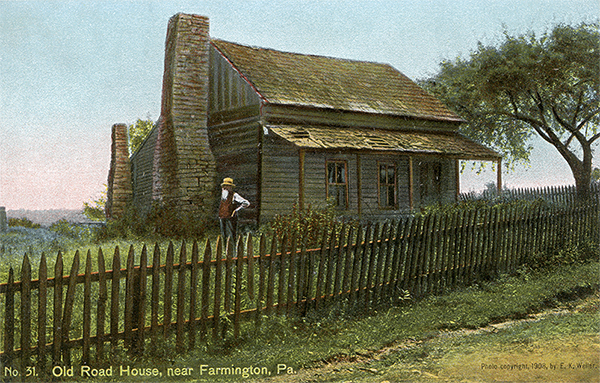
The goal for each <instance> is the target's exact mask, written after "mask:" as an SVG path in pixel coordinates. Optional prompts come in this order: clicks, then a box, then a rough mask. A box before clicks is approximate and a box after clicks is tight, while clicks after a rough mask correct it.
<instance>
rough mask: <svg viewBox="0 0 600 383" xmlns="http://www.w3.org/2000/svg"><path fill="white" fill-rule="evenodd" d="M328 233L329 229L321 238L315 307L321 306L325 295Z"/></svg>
mask: <svg viewBox="0 0 600 383" xmlns="http://www.w3.org/2000/svg"><path fill="white" fill-rule="evenodd" d="M328 238H329V237H328V233H327V231H323V238H322V239H321V251H320V252H319V269H318V271H317V286H316V292H315V308H316V309H318V308H319V307H320V304H321V303H320V302H321V299H322V296H323V283H324V280H323V279H324V276H325V267H326V260H327V243H329V242H328Z"/></svg>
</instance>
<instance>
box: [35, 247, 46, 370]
mask: <svg viewBox="0 0 600 383" xmlns="http://www.w3.org/2000/svg"><path fill="white" fill-rule="evenodd" d="M38 279H39V281H40V283H39V286H38V319H37V325H38V331H37V333H38V342H37V349H38V361H37V365H38V368H39V369H40V377H41V378H42V379H45V378H46V376H47V372H46V320H47V318H46V315H47V309H46V304H47V299H48V266H47V264H46V254H45V253H42V256H41V258H40V267H39V272H38Z"/></svg>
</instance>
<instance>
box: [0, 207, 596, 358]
mask: <svg viewBox="0 0 600 383" xmlns="http://www.w3.org/2000/svg"><path fill="white" fill-rule="evenodd" d="M598 220H599V209H598V201H597V199H596V200H594V201H591V202H589V203H587V204H579V203H575V202H574V200H573V202H569V203H567V204H564V203H563V204H558V205H547V204H529V205H523V206H518V205H498V206H495V207H487V208H481V209H477V210H461V211H456V212H452V213H447V214H430V215H425V216H416V217H409V218H406V219H404V220H402V221H399V222H391V223H390V222H388V223H384V224H376V225H372V226H368V227H366V228H361V229H356V228H353V227H346V226H344V227H342V229H341V231H338V232H335V231H331V232H329V233H325V234H324V235H323V236H322V238H321V241H320V246H319V247H318V248H307V247H306V245H305V244H303V243H302V241H301V239H300V238H293V237H292V238H286V237H284V238H277V237H272V238H270V239H269V238H267V237H266V236H264V235H263V236H260V237H257V238H256V237H253V236H251V235H248V236H247V237H245V238H240V239H239V240H238V241H237V243H235V244H234V243H233V242H229V241H228V242H227V243H223V242H222V241H221V239H220V238H219V239H218V240H217V241H216V244H215V245H211V243H210V242H209V241H207V242H206V243H205V244H204V247H203V248H201V246H200V244H199V243H198V242H193V243H191V244H186V243H185V242H182V243H181V244H180V246H179V247H178V249H176V245H175V244H174V243H173V242H171V243H170V244H169V246H168V248H167V250H166V252H165V251H164V250H161V248H160V247H159V246H158V245H155V246H154V247H153V248H149V247H147V246H146V245H144V247H143V249H142V251H141V252H140V253H139V254H136V253H135V251H134V247H133V246H131V247H130V249H129V251H128V254H127V256H126V257H125V263H124V264H123V263H122V255H121V249H120V248H119V247H116V248H115V250H114V253H113V255H112V257H105V255H104V252H103V251H102V249H98V252H97V254H96V256H95V257H93V256H92V252H91V251H88V252H87V253H86V254H85V256H84V255H82V253H80V252H79V251H78V252H76V254H75V256H74V258H73V261H72V264H71V265H70V269H69V272H68V274H65V271H66V270H65V265H64V262H63V257H62V254H61V253H58V255H57V257H56V261H55V264H54V276H53V277H52V278H49V277H48V266H47V261H46V257H45V256H44V255H42V258H41V260H40V263H39V268H38V279H36V280H33V279H32V277H31V275H32V273H31V268H32V267H31V264H30V261H29V257H28V255H25V256H24V258H23V263H22V267H21V271H20V277H19V278H20V280H18V281H17V280H15V278H16V276H15V272H14V270H13V269H12V267H11V268H10V270H9V273H8V282H7V283H4V284H0V304H1V305H2V306H3V310H2V315H3V317H2V323H3V328H2V342H1V343H2V344H1V346H2V352H1V353H0V356H1V358H2V362H3V363H4V365H5V366H10V365H11V363H16V362H15V361H17V360H20V363H23V364H24V365H28V363H29V362H30V361H31V359H32V358H35V360H36V366H39V368H40V369H41V370H43V369H44V366H45V365H46V363H52V364H53V365H55V364H58V363H67V364H69V363H71V351H72V350H73V349H75V348H77V349H80V350H81V362H82V363H83V364H88V363H90V362H92V361H98V362H100V361H104V360H106V358H107V356H108V355H109V354H108V353H109V352H110V353H114V351H115V349H116V348H117V347H120V346H123V347H125V348H127V349H128V350H130V351H131V352H143V351H144V348H145V347H146V339H148V338H153V337H154V338H155V337H163V338H171V337H174V339H175V344H176V348H177V349H178V350H179V351H183V350H186V349H189V348H194V347H195V345H196V344H197V342H198V341H203V340H205V339H207V338H209V337H212V338H213V339H220V338H223V337H224V336H233V337H239V336H240V334H241V333H242V332H243V331H247V330H248V329H249V328H251V327H253V326H260V325H261V321H262V318H263V316H264V315H306V313H307V312H308V311H310V310H319V309H321V308H323V307H326V306H329V305H331V304H341V303H340V302H344V304H349V305H356V306H357V307H366V306H370V305H374V304H378V303H381V302H384V303H385V302H390V303H393V302H395V301H398V300H399V299H401V298H402V297H403V295H404V293H405V292H409V293H410V294H411V296H414V297H421V296H425V295H427V294H433V293H437V292H440V291H443V290H446V289H451V288H454V287H456V286H460V285H467V284H470V283H472V282H474V281H477V280H480V279H482V278H493V277H494V276H496V275H498V274H501V273H511V272H513V271H514V270H515V269H516V268H517V267H518V266H519V265H520V264H522V263H523V262H524V261H526V257H527V255H529V254H533V253H536V252H543V251H549V250H552V249H557V248H560V247H561V246H564V245H565V244H567V243H569V241H584V240H589V241H593V242H594V243H598V242H599V241H600V238H598V237H599V235H600V234H599V222H598ZM190 245H191V246H190ZM94 258H95V261H96V262H95V263H96V265H97V266H96V270H95V271H92V268H93V264H94V262H93V260H94ZM106 259H110V261H111V263H110V265H106V264H105V262H106ZM82 263H84V265H82ZM82 267H83V270H82ZM107 267H110V269H107Z"/></svg>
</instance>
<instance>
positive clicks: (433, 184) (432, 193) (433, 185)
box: [419, 161, 442, 203]
mask: <svg viewBox="0 0 600 383" xmlns="http://www.w3.org/2000/svg"><path fill="white" fill-rule="evenodd" d="M419 194H420V196H421V202H422V203H423V202H426V201H427V200H430V199H439V198H441V194H442V163H441V162H437V161H435V162H420V163H419Z"/></svg>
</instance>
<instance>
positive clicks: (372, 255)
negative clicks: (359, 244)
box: [365, 223, 380, 306]
mask: <svg viewBox="0 0 600 383" xmlns="http://www.w3.org/2000/svg"><path fill="white" fill-rule="evenodd" d="M379 234H380V231H379V223H376V224H375V229H373V236H372V240H371V243H370V246H368V247H369V269H368V271H367V281H366V284H365V305H366V306H369V305H370V304H371V297H372V288H373V277H374V275H375V259H376V251H377V238H378V237H379Z"/></svg>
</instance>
